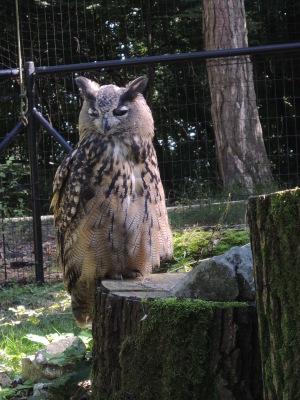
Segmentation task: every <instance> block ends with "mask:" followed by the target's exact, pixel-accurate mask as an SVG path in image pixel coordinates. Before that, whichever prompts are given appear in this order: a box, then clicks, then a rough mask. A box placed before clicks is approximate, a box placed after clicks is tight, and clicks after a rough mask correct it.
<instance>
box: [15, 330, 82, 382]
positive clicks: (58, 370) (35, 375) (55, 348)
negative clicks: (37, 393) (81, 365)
mask: <svg viewBox="0 0 300 400" xmlns="http://www.w3.org/2000/svg"><path fill="white" fill-rule="evenodd" d="M73 346H74V347H75V348H76V350H77V352H78V353H80V352H82V357H83V356H84V354H85V351H86V347H85V344H84V343H83V341H82V340H81V339H80V338H78V337H69V338H58V339H56V340H54V341H53V342H51V343H50V344H48V346H47V347H46V348H45V349H42V350H40V351H38V352H37V353H36V354H34V355H31V356H26V357H23V358H22V360H21V362H22V377H23V379H30V380H31V381H32V382H37V381H39V380H40V379H49V380H53V379H56V378H59V377H61V376H62V375H64V374H66V373H68V372H71V371H74V368H75V367H74V363H68V362H66V363H62V364H61V365H59V364H58V363H54V362H51V357H48V356H47V355H59V354H62V353H63V352H65V351H66V350H67V349H70V348H71V347H73Z"/></svg>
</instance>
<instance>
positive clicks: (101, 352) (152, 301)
mask: <svg viewBox="0 0 300 400" xmlns="http://www.w3.org/2000/svg"><path fill="white" fill-rule="evenodd" d="M180 275H181V274H156V275H151V276H150V277H149V278H148V280H146V282H143V281H142V279H136V280H124V281H122V282H116V281H109V280H106V281H102V283H101V285H100V286H99V287H98V288H97V290H96V296H95V313H94V321H93V338H94V347H93V399H94V400H100V399H101V400H105V399H109V400H110V399H114V400H117V399H126V400H146V399H147V400H158V399H160V400H170V399H172V400H182V399H191V400H196V399H197V400H201V399H203V400H204V399H205V400H210V399H211V400H212V399H218V400H238V399H243V400H255V399H257V400H258V399H259V400H261V396H262V390H261V382H260V376H261V374H260V357H259V351H258V346H259V345H258V328H257V318H256V308H255V306H254V305H245V303H215V302H206V301H201V300H191V299H176V298H174V297H172V287H174V286H175V285H176V283H177V282H178V280H179V279H182V276H180Z"/></svg>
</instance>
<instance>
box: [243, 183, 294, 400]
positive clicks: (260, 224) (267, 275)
mask: <svg viewBox="0 0 300 400" xmlns="http://www.w3.org/2000/svg"><path fill="white" fill-rule="evenodd" d="M254 201H255V205H256V217H255V220H256V221H257V226H256V227H255V226H254V228H255V229H254V230H255V233H254V234H252V237H251V240H252V245H253V246H254V248H255V249H257V250H256V252H255V253H256V257H255V275H256V280H257V281H258V287H257V311H258V315H259V320H260V331H261V334H260V337H261V349H262V359H263V365H264V374H265V387H266V389H267V390H268V391H269V392H270V393H271V396H273V397H272V398H274V399H275V398H276V399H277V398H278V399H279V398H280V399H300V381H299V374H300V363H299V354H300V318H299V313H300V280H299V272H300V242H299V238H300V190H299V189H295V190H289V191H284V192H277V193H273V194H271V195H269V196H267V197H259V198H257V199H254V200H253V203H254ZM256 229H257V231H256Z"/></svg>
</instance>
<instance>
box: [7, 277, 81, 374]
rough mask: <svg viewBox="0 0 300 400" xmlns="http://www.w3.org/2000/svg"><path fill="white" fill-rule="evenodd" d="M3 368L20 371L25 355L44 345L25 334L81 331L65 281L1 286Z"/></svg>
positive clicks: (46, 334) (48, 334)
mask: <svg viewBox="0 0 300 400" xmlns="http://www.w3.org/2000/svg"><path fill="white" fill-rule="evenodd" d="M0 303H1V311H0V372H3V371H6V372H9V373H10V374H12V376H13V375H16V374H20V372H21V364H20V362H21V358H22V356H23V355H30V354H34V353H35V352H36V351H38V350H39V349H41V348H43V347H45V346H43V345H42V344H39V343H35V342H32V341H30V340H28V339H26V338H25V336H26V335H27V334H29V333H31V334H36V335H40V336H45V337H48V338H50V339H51V336H52V337H53V336H54V335H57V334H63V333H74V334H75V335H76V334H78V333H79V332H80V329H79V328H78V327H77V325H76V324H75V322H74V318H73V315H72V312H71V310H70V298H69V296H68V295H67V293H66V291H65V289H64V287H63V284H62V283H55V284H52V285H43V286H40V287H39V286H36V285H34V284H30V285H26V286H18V285H12V287H10V288H5V289H1V290H0Z"/></svg>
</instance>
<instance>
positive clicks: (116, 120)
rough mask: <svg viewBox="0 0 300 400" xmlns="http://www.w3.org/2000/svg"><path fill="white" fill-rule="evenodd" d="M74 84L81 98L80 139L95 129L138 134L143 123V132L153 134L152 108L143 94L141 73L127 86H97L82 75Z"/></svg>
mask: <svg viewBox="0 0 300 400" xmlns="http://www.w3.org/2000/svg"><path fill="white" fill-rule="evenodd" d="M76 83H77V85H78V86H79V88H80V89H81V94H82V97H83V105H82V109H81V112H80V116H79V135H80V139H81V138H82V137H83V136H85V135H86V134H91V133H95V132H97V133H98V134H100V135H116V134H118V133H121V134H122V133H124V132H130V131H131V132H135V131H138V132H139V134H141V133H142V132H141V130H142V131H143V129H144V128H145V126H148V129H146V131H147V132H146V131H145V134H148V135H150V136H151V137H152V136H153V119H152V115H151V111H150V109H149V107H148V106H147V103H146V101H145V99H144V97H143V95H142V92H143V91H144V90H145V88H146V86H147V83H148V79H147V78H145V77H143V76H141V77H139V78H137V79H135V80H134V81H132V82H130V83H129V84H128V85H127V86H126V87H118V86H116V85H104V86H100V85H99V84H98V83H96V82H94V81H91V80H90V79H87V78H85V77H83V76H80V77H78V78H76ZM132 128H134V129H132ZM150 131H151V132H150Z"/></svg>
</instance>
